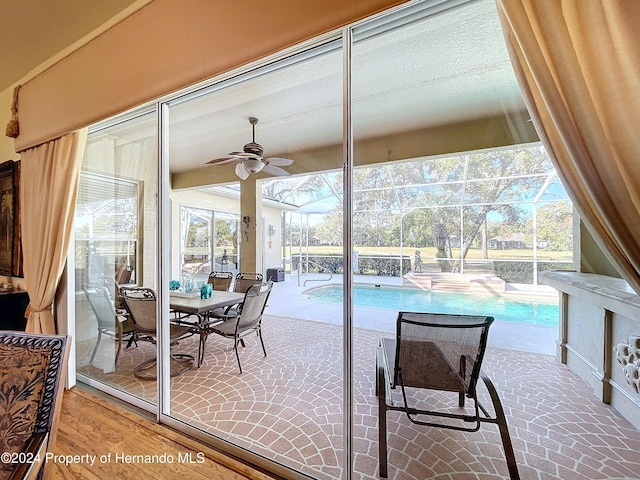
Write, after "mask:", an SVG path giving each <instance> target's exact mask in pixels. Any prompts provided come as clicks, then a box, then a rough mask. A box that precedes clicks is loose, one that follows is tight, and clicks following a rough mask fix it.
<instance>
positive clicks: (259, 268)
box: [239, 175, 264, 274]
mask: <svg viewBox="0 0 640 480" xmlns="http://www.w3.org/2000/svg"><path fill="white" fill-rule="evenodd" d="M240 237H241V240H240V267H239V268H240V271H241V272H258V273H263V274H264V271H263V265H262V250H263V241H262V187H261V186H260V182H258V181H256V176H255V175H250V176H249V178H247V179H246V180H242V181H241V182H240Z"/></svg>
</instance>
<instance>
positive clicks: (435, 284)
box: [402, 273, 505, 294]
mask: <svg viewBox="0 0 640 480" xmlns="http://www.w3.org/2000/svg"><path fill="white" fill-rule="evenodd" d="M402 283H403V285H404V286H407V287H413V288H421V289H422V290H434V291H442V292H470V293H485V294H486V293H493V294H500V293H503V292H504V291H505V281H504V280H502V279H501V278H498V277H494V276H492V275H460V274H456V273H440V274H438V273H435V274H433V273H431V274H429V273H424V274H420V273H408V274H407V275H405V276H404V277H403V282H402Z"/></svg>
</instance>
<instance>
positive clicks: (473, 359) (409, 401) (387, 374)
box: [376, 312, 520, 480]
mask: <svg viewBox="0 0 640 480" xmlns="http://www.w3.org/2000/svg"><path fill="white" fill-rule="evenodd" d="M492 323H493V317H484V316H473V315H448V314H437V313H418V312H400V313H399V314H398V318H397V322H396V338H394V339H390V338H383V339H382V340H381V341H380V345H379V346H378V349H377V358H376V369H377V374H376V396H377V397H378V442H379V460H380V476H381V477H386V476H387V418H386V417H387V411H389V410H392V411H393V410H395V411H400V412H403V413H404V414H405V416H406V418H407V419H408V420H409V421H410V422H411V423H413V424H415V425H422V426H428V427H437V428H445V429H451V430H459V431H465V432H476V431H478V430H479V429H480V425H481V424H482V423H494V424H497V425H498V428H499V430H500V437H501V440H502V445H503V447H504V453H505V457H506V461H507V466H508V469H509V476H510V478H511V479H512V480H518V479H519V478H520V477H519V474H518V467H517V465H516V461H515V456H514V453H513V446H512V443H511V437H510V435H509V430H508V428H507V421H506V418H505V415H504V410H503V408H502V403H501V402H500V398H499V397H498V394H497V392H496V389H495V387H494V386H493V383H492V382H491V380H489V378H488V377H487V376H486V375H485V374H484V373H483V372H482V371H481V367H482V360H483V358H484V353H485V349H486V345H487V337H488V333H489V327H490V326H491V324H492ZM480 378H481V379H482V381H483V383H484V385H485V387H486V389H487V391H488V393H489V397H490V399H491V402H492V404H493V412H494V414H495V415H494V416H491V414H490V413H489V412H488V411H487V409H485V407H484V406H483V405H482V404H481V403H480V402H479V401H478V396H477V391H476V387H477V385H478V380H479V379H480ZM452 394H453V395H452ZM465 398H469V399H471V400H472V401H473V405H471V406H469V407H466V406H465ZM456 400H457V401H456ZM436 405H437V406H436Z"/></svg>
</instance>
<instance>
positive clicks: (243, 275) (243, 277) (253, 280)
mask: <svg viewBox="0 0 640 480" xmlns="http://www.w3.org/2000/svg"><path fill="white" fill-rule="evenodd" d="M209 283H211V279H210V280H209ZM261 283H262V274H261V273H254V272H240V273H238V274H237V275H236V278H235V280H234V282H233V291H234V292H237V293H247V290H249V288H251V287H252V286H253V285H260V284H261ZM242 305H243V304H242V303H239V304H237V305H229V306H228V307H225V308H219V309H216V310H213V311H211V312H210V313H209V317H210V319H211V320H213V321H215V320H216V319H220V318H224V317H228V316H232V315H238V314H239V313H240V312H241V311H242Z"/></svg>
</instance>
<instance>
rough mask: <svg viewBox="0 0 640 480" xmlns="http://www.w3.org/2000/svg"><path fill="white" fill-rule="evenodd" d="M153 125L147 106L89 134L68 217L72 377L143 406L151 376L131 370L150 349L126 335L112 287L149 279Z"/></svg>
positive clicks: (151, 282) (152, 395)
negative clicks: (71, 259)
mask: <svg viewBox="0 0 640 480" xmlns="http://www.w3.org/2000/svg"><path fill="white" fill-rule="evenodd" d="M155 124H156V117H155V114H154V113H153V112H152V113H148V114H145V115H140V116H137V117H134V118H132V119H130V120H126V121H121V122H119V123H116V124H112V125H111V126H105V127H103V128H97V127H96V128H95V129H94V130H93V131H92V132H91V133H90V134H89V137H88V140H87V149H86V154H85V158H84V162H83V165H82V172H81V174H80V187H79V193H78V205H77V209H76V215H75V221H74V233H75V245H74V250H73V251H74V256H75V259H74V260H75V262H74V263H75V299H76V331H75V341H76V369H77V370H76V371H77V374H78V379H79V380H80V381H84V382H87V383H90V384H92V385H96V386H99V385H100V384H102V385H106V386H108V387H110V388H111V389H112V390H111V391H114V392H116V394H117V392H120V394H123V395H124V394H129V395H133V396H134V397H137V398H138V399H139V400H142V402H143V403H145V404H154V403H155V402H156V382H155V381H152V382H149V381H141V380H138V379H137V378H136V377H135V376H134V374H133V371H134V369H135V367H136V366H137V365H139V364H140V363H142V362H143V361H145V360H147V359H149V358H153V357H154V356H155V347H154V346H153V345H152V344H150V343H148V342H140V341H138V342H137V343H136V342H135V341H134V340H133V337H132V331H133V327H132V324H131V319H130V318H128V315H127V313H126V311H125V310H124V304H123V303H122V300H121V299H120V297H119V292H118V287H119V286H123V285H125V286H126V285H129V286H131V285H141V286H142V285H144V286H149V287H151V288H155V286H156V282H157V278H156V273H155V272H156V263H155V258H156V253H155V252H156V247H155V243H156V237H155V227H156V221H155V219H156V211H155V206H156V200H155V194H156V185H157V179H156V143H157V138H156V128H155Z"/></svg>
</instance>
